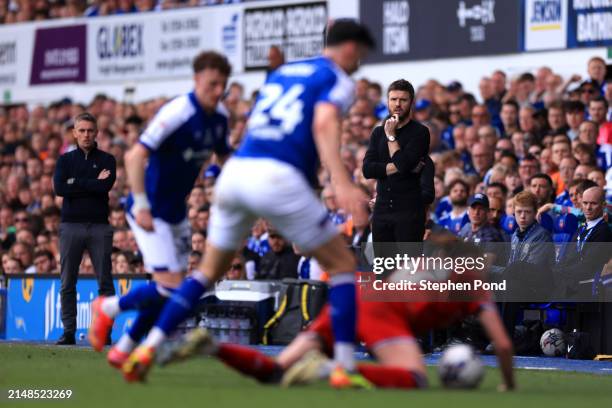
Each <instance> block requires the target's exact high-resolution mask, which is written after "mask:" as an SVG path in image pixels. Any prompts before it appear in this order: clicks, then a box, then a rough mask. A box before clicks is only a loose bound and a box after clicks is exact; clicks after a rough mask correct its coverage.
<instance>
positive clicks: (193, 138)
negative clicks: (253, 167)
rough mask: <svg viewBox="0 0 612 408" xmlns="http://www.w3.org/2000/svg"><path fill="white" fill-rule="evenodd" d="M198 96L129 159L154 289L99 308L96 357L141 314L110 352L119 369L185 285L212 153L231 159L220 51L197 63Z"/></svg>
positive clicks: (168, 112) (164, 111)
mask: <svg viewBox="0 0 612 408" xmlns="http://www.w3.org/2000/svg"><path fill="white" fill-rule="evenodd" d="M193 71H194V83H195V84H194V90H193V91H192V92H190V93H188V94H186V95H182V96H179V97H177V98H175V99H173V100H172V101H170V102H168V103H167V104H166V105H164V106H163V107H162V108H161V109H160V111H159V112H158V113H157V115H156V116H155V118H153V120H152V121H151V123H150V124H149V126H148V127H147V129H146V130H145V131H144V133H143V134H142V136H141V137H140V139H139V143H137V144H136V145H134V147H132V148H131V149H130V151H128V152H127V154H126V160H125V164H126V170H127V175H128V179H129V182H130V186H131V188H132V193H131V195H130V197H129V198H128V212H127V220H128V223H129V225H130V228H131V229H132V230H133V231H134V236H135V238H136V241H137V243H138V247H139V248H140V250H141V251H142V254H143V258H144V263H145V267H146V269H147V271H148V272H150V273H152V274H153V283H151V284H149V285H144V286H141V287H138V288H136V289H134V290H131V291H130V292H129V293H127V294H126V295H124V296H122V297H120V298H119V297H117V296H114V297H106V298H104V297H100V298H98V299H96V300H95V301H94V303H93V305H92V310H93V316H92V322H91V327H90V330H89V342H90V343H91V345H92V346H93V347H94V349H96V350H97V351H101V350H102V348H103V347H104V342H103V340H104V339H105V337H106V335H107V334H108V332H109V330H110V328H111V327H112V324H113V319H114V318H115V316H116V315H118V314H119V313H120V312H122V311H126V310H133V309H138V310H139V315H138V317H137V318H136V320H135V321H134V323H133V325H132V327H131V328H130V330H129V331H128V332H127V333H125V334H124V335H123V336H122V337H121V339H120V340H119V342H118V343H117V344H116V345H115V346H114V347H112V348H111V350H110V351H109V353H108V361H109V363H110V364H111V365H113V366H115V367H117V368H119V367H121V366H122V365H123V363H124V362H125V361H126V360H127V357H128V356H129V354H130V353H131V352H132V350H133V348H134V347H135V346H136V345H137V344H138V343H139V342H140V340H142V338H143V337H144V336H145V335H146V334H147V333H148V332H149V330H150V329H151V327H152V326H153V324H154V323H155V321H156V320H157V317H158V315H159V313H160V311H161V309H162V306H163V305H164V303H165V302H166V300H167V299H168V298H169V296H170V295H171V294H172V292H173V291H174V289H175V288H176V287H177V286H179V285H180V284H181V282H182V281H183V279H184V277H185V271H186V269H187V259H188V256H189V252H190V249H191V248H190V244H189V242H190V237H191V228H190V227H189V222H188V220H187V213H186V207H185V198H186V197H187V195H188V194H189V192H190V191H191V189H192V187H193V184H194V182H195V180H196V178H197V176H198V174H199V172H200V169H201V167H202V165H203V164H204V163H205V161H207V160H208V159H209V158H210V157H211V156H212V154H213V153H214V154H216V155H217V158H218V159H219V160H221V161H222V160H224V158H225V157H226V156H227V155H228V154H229V152H230V148H229V147H228V145H227V133H228V127H227V119H226V117H225V116H224V115H222V114H220V113H218V112H217V105H218V103H219V100H220V98H221V96H222V95H223V92H224V90H225V85H226V82H227V78H228V77H229V75H230V72H231V66H230V64H229V62H228V61H227V59H226V58H225V57H224V56H222V55H220V54H217V53H215V52H203V53H201V54H199V55H198V56H196V58H195V59H194V62H193Z"/></svg>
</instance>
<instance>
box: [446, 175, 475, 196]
mask: <svg viewBox="0 0 612 408" xmlns="http://www.w3.org/2000/svg"><path fill="white" fill-rule="evenodd" d="M456 184H461V185H462V186H463V188H465V191H467V192H468V193H469V192H470V185H469V184H468V183H467V182H466V181H465V180H462V179H460V178H456V179H454V180H453V181H451V182H450V183H449V184H448V191H451V190H452V189H453V188H454V187H455V185H456Z"/></svg>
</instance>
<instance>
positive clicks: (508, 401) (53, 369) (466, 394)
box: [0, 343, 612, 408]
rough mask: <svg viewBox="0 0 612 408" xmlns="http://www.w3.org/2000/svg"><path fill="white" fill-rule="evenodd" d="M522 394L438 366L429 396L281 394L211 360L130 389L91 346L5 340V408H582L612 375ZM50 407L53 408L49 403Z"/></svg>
mask: <svg viewBox="0 0 612 408" xmlns="http://www.w3.org/2000/svg"><path fill="white" fill-rule="evenodd" d="M516 377H517V382H518V385H519V390H518V391H516V392H512V393H499V392H497V391H496V386H497V384H498V383H499V382H500V376H499V373H498V371H497V370H495V369H492V368H487V372H486V377H485V380H484V381H483V383H482V384H481V386H480V388H479V389H478V390H474V391H449V390H443V389H442V388H441V386H440V384H439V382H438V379H437V376H436V373H435V367H430V368H429V381H430V388H429V389H427V390H422V391H396V390H374V391H360V390H348V391H336V390H332V389H329V388H328V387H327V386H326V384H324V383H321V384H318V385H315V386H311V387H300V388H292V389H280V388H278V387H276V386H269V385H268V386H263V385H260V384H258V383H257V382H255V381H254V380H251V379H248V378H245V377H242V376H241V375H239V374H237V373H235V372H233V371H231V370H229V369H227V368H226V367H225V366H224V365H223V364H222V363H219V362H217V361H216V360H214V359H211V358H200V359H196V360H192V361H189V362H186V363H183V364H180V365H175V366H171V367H167V368H159V367H155V368H154V370H153V371H152V373H151V375H150V377H149V381H148V383H147V384H126V383H125V382H124V381H123V379H122V377H121V376H120V375H119V373H118V372H116V371H115V370H113V369H111V368H110V367H109V366H108V365H107V363H106V361H105V359H104V358H103V355H102V354H98V353H95V352H93V351H92V350H91V349H89V348H83V347H68V348H65V347H57V346H44V345H27V344H11V343H0V391H1V392H2V395H0V405H3V406H11V407H19V406H31V405H40V406H75V407H76V406H80V407H88V408H89V407H92V408H93V407H105V408H118V407H134V408H149V407H168V408H182V407H210V408H220V407H241V408H242V407H243V408H253V407H269V408H275V407H289V408H298V407H308V408H322V407H328V406H329V407H334V408H335V407H374V408H382V407H448V408H460V407H466V408H467V407H469V408H475V407H492V408H501V407H513V408H516V407H519V408H524V407H538V408H542V407H549V406H554V407H555V408H560V407H572V408H575V407H579V406H584V405H586V404H588V405H590V406H598V407H610V406H612V375H594V374H587V373H577V372H568V371H551V370H546V371H542V370H523V369H519V370H517V373H516ZM11 389H20V390H23V389H40V390H43V389H45V390H46V389H63V390H72V393H73V394H72V397H71V398H70V399H68V400H62V401H59V400H55V401H49V400H40V401H31V400H30V401H24V400H9V399H8V393H9V390H11ZM49 404H50V405H49Z"/></svg>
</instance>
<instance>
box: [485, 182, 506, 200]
mask: <svg viewBox="0 0 612 408" xmlns="http://www.w3.org/2000/svg"><path fill="white" fill-rule="evenodd" d="M491 187H492V188H499V189H500V190H501V191H502V194H503V195H504V197H505V196H507V195H508V187H506V185H505V184H503V183H498V182H495V183H491V184H489V185H488V186H486V188H487V189H489V188H491Z"/></svg>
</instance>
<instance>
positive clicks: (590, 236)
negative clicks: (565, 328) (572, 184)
mask: <svg viewBox="0 0 612 408" xmlns="http://www.w3.org/2000/svg"><path fill="white" fill-rule="evenodd" d="M605 206H606V199H605V192H604V190H603V189H602V188H601V187H591V188H589V189H587V190H585V191H584V193H583V194H582V211H583V212H584V216H585V218H586V224H585V225H584V226H583V227H582V228H580V229H578V232H577V233H576V237H575V242H573V243H572V244H571V245H572V246H570V247H569V248H568V251H567V252H566V253H567V255H566V258H565V259H562V260H561V262H560V264H559V266H558V267H557V268H556V270H555V283H556V286H557V289H558V290H559V295H560V296H561V297H562V298H567V299H575V300H582V301H585V300H589V299H590V298H591V296H592V295H595V294H596V292H597V289H598V288H597V284H598V283H599V282H600V278H601V272H602V269H603V267H604V265H605V264H606V263H607V262H608V261H609V259H610V253H609V250H608V248H609V244H606V243H609V242H611V241H612V231H610V227H609V226H608V223H607V222H606V221H605V219H604V208H605Z"/></svg>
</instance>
